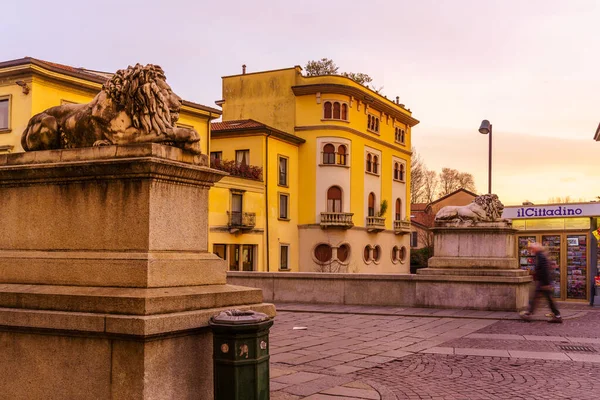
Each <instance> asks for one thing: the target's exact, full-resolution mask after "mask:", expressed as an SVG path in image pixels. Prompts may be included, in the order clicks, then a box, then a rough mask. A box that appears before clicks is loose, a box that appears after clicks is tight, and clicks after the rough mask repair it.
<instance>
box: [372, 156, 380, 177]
mask: <svg viewBox="0 0 600 400" xmlns="http://www.w3.org/2000/svg"><path fill="white" fill-rule="evenodd" d="M378 170H379V158H378V157H377V156H373V173H374V174H377V173H378V172H377V171H378Z"/></svg>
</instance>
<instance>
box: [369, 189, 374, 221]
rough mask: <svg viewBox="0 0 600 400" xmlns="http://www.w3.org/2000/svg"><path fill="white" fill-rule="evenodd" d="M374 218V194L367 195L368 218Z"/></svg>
mask: <svg viewBox="0 0 600 400" xmlns="http://www.w3.org/2000/svg"><path fill="white" fill-rule="evenodd" d="M374 216H375V193H373V192H371V193H369V217H374Z"/></svg>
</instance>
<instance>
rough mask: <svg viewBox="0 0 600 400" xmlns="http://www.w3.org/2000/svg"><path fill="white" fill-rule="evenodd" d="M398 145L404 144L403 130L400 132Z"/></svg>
mask: <svg viewBox="0 0 600 400" xmlns="http://www.w3.org/2000/svg"><path fill="white" fill-rule="evenodd" d="M400 143H404V129H402V130H401V132H400Z"/></svg>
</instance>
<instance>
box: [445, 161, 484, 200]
mask: <svg viewBox="0 0 600 400" xmlns="http://www.w3.org/2000/svg"><path fill="white" fill-rule="evenodd" d="M439 179H440V192H439V196H440V197H443V196H446V195H447V194H450V193H452V192H454V191H456V190H458V189H466V190H470V191H471V192H474V191H475V180H474V179H473V175H471V174H469V173H468V172H459V171H458V170H456V169H453V168H442V172H441V173H440V177H439Z"/></svg>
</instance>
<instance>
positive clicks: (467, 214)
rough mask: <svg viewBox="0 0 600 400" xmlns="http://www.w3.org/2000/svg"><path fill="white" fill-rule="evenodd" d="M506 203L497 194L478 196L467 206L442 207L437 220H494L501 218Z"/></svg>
mask: <svg viewBox="0 0 600 400" xmlns="http://www.w3.org/2000/svg"><path fill="white" fill-rule="evenodd" d="M503 210H504V204H502V203H501V202H500V199H498V196H497V195H495V194H484V195H482V196H477V197H475V199H474V200H473V202H472V203H471V204H467V205H466V206H446V207H442V208H441V209H440V210H439V211H438V212H437V214H436V215H435V220H436V221H454V220H456V221H461V222H462V221H473V222H480V221H482V222H494V221H499V220H501V217H502V211H503Z"/></svg>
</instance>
